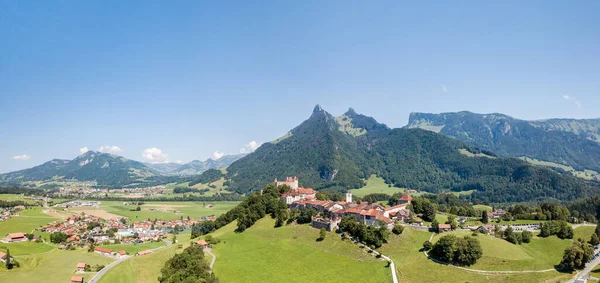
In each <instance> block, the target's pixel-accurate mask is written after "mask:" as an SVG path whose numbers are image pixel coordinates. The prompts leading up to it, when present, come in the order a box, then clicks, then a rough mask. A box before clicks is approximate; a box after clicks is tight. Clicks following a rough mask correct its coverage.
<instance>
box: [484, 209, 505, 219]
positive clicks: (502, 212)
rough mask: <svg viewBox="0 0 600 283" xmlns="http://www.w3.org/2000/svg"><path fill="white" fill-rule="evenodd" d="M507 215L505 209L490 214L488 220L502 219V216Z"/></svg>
mask: <svg viewBox="0 0 600 283" xmlns="http://www.w3.org/2000/svg"><path fill="white" fill-rule="evenodd" d="M505 214H506V210H504V209H497V210H494V211H492V212H488V218H490V219H497V218H500V217H502V216H504V215H505Z"/></svg>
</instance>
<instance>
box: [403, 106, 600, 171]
mask: <svg viewBox="0 0 600 283" xmlns="http://www.w3.org/2000/svg"><path fill="white" fill-rule="evenodd" d="M407 128H421V129H425V130H430V131H434V132H437V133H440V134H444V135H447V136H450V137H453V138H456V139H457V140H460V141H464V142H467V143H470V144H472V145H475V146H478V147H481V148H483V149H486V150H490V151H493V152H495V153H497V154H499V155H501V156H513V157H530V158H534V159H538V160H542V161H549V162H554V163H558V164H564V165H568V166H571V167H573V168H575V169H576V170H580V171H583V170H585V169H589V170H594V171H596V172H600V138H599V137H600V119H587V120H575V119H550V120H543V121H525V120H520V119H515V118H513V117H510V116H507V115H504V114H497V113H494V114H475V113H471V112H456V113H441V114H428V113H412V114H411V115H410V118H409V123H408V125H407Z"/></svg>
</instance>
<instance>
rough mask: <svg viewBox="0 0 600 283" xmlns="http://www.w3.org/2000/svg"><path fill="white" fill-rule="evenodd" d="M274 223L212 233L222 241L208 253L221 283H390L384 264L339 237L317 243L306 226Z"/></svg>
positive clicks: (265, 220)
mask: <svg viewBox="0 0 600 283" xmlns="http://www.w3.org/2000/svg"><path fill="white" fill-rule="evenodd" d="M274 223H275V221H274V220H272V219H270V218H269V217H266V218H263V219H261V220H259V221H258V222H256V224H254V225H253V226H252V227H251V228H249V229H248V230H246V231H244V232H243V233H235V232H234V229H235V227H236V226H235V222H234V223H231V224H229V225H227V226H225V227H223V228H221V229H219V230H218V231H215V232H214V233H213V236H214V237H216V238H218V239H220V240H221V243H219V244H217V245H216V246H215V247H214V248H213V251H212V252H213V253H214V254H215V255H216V256H217V261H216V263H215V266H214V272H215V274H216V275H217V277H219V279H220V280H221V282H349V281H348V280H350V279H351V278H353V279H356V280H358V281H360V282H391V271H390V270H389V268H387V267H386V265H387V262H385V261H383V260H381V259H377V258H375V257H374V256H373V255H372V254H369V253H367V252H365V251H364V250H363V249H360V248H359V247H358V246H357V245H354V244H352V243H350V242H349V241H342V240H341V237H340V236H339V235H337V234H335V233H328V234H327V237H326V238H325V240H324V241H322V242H317V241H316V239H317V238H318V237H319V230H317V229H314V228H311V227H310V226H308V225H290V226H284V227H279V228H273V225H274ZM359 278H360V279H359Z"/></svg>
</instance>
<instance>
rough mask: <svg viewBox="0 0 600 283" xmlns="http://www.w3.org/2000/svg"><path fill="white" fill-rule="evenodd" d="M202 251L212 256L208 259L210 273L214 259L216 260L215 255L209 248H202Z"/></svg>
mask: <svg viewBox="0 0 600 283" xmlns="http://www.w3.org/2000/svg"><path fill="white" fill-rule="evenodd" d="M204 252H205V253H207V254H209V255H210V256H212V260H211V261H210V265H209V267H210V273H212V269H213V265H215V260H217V256H216V255H214V254H213V253H212V252H211V249H204Z"/></svg>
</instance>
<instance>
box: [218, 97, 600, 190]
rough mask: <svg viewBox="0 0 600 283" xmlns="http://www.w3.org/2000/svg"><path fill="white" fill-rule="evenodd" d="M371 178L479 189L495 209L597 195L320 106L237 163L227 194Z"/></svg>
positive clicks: (546, 173) (489, 155) (448, 142)
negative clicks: (291, 179) (296, 182)
mask: <svg viewBox="0 0 600 283" xmlns="http://www.w3.org/2000/svg"><path fill="white" fill-rule="evenodd" d="M371 174H376V175H377V176H379V177H381V178H383V179H384V180H385V182H386V183H388V184H390V185H394V186H397V187H408V188H414V189H419V190H425V191H429V192H440V191H446V190H452V191H467V190H475V192H474V193H473V194H471V195H470V197H471V198H474V199H478V200H488V201H492V202H514V201H530V200H534V199H548V198H553V199H561V200H565V199H573V198H576V197H582V196H586V195H592V194H595V193H598V192H600V185H599V184H598V183H597V182H590V181H585V180H582V179H579V178H575V177H573V176H572V175H570V174H560V173H557V172H555V171H552V170H550V169H547V168H545V167H541V166H535V165H532V164H529V163H527V162H524V161H522V160H519V159H516V158H503V157H498V156H497V155H496V154H495V153H493V152H491V151H485V150H482V149H480V148H478V147H476V146H473V145H470V144H467V143H464V142H462V141H459V140H457V139H453V138H449V137H446V136H444V135H440V134H437V133H433V132H430V131H424V130H421V129H408V128H403V129H390V128H388V127H387V126H386V125H384V124H380V123H378V122H377V121H376V120H375V119H373V118H371V117H368V116H364V115H361V114H357V113H356V112H355V111H354V110H353V109H350V110H349V111H348V112H346V113H344V114H343V115H341V116H339V117H333V116H332V115H331V114H329V113H327V112H326V111H325V110H323V109H322V108H321V107H319V106H317V107H315V109H314V110H313V113H312V115H311V116H310V117H309V118H308V119H307V120H306V121H304V122H303V123H301V124H300V125H299V126H297V127H295V128H294V129H292V130H291V131H290V132H288V133H287V134H286V135H285V136H283V137H281V138H279V139H277V140H276V141H274V142H271V143H266V144H263V145H262V146H261V147H259V148H258V149H257V150H256V151H255V152H253V153H251V154H249V155H247V156H245V157H243V158H241V159H240V160H238V161H236V162H234V163H232V164H231V165H230V166H229V167H228V169H227V174H226V176H225V178H226V184H227V185H228V186H229V188H228V190H233V191H236V192H238V193H248V192H250V191H252V190H257V189H259V188H261V187H262V186H264V185H265V184H266V183H269V182H272V181H273V179H274V178H284V177H285V176H298V177H299V178H300V183H301V184H300V185H301V186H305V187H312V188H315V189H319V190H331V191H345V190H347V189H354V188H360V187H362V186H363V185H364V181H363V180H364V179H365V178H366V177H368V176H370V175H371Z"/></svg>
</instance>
